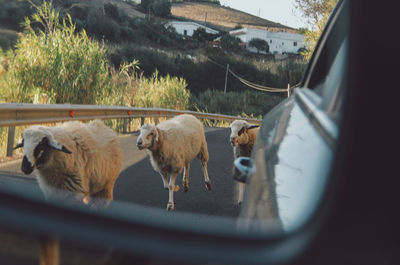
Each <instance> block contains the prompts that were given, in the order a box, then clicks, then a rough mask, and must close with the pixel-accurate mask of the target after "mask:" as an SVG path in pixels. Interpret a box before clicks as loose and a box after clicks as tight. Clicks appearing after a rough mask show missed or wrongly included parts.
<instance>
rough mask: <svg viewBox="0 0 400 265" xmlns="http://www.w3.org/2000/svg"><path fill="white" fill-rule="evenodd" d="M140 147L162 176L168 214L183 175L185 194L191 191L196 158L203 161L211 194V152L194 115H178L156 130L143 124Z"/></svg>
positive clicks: (162, 123) (138, 144)
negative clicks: (167, 194) (191, 166)
mask: <svg viewBox="0 0 400 265" xmlns="http://www.w3.org/2000/svg"><path fill="white" fill-rule="evenodd" d="M136 145H137V147H138V148H139V149H140V150H142V149H147V151H148V153H149V155H150V161H151V164H152V166H153V168H154V170H155V171H157V172H158V173H160V175H161V179H162V181H163V184H164V188H165V189H168V190H169V201H168V204H167V210H168V211H172V210H174V198H173V195H174V192H176V191H178V190H179V186H176V185H175V180H176V177H177V176H178V175H179V174H180V173H181V172H182V170H184V173H183V181H182V182H183V190H184V191H185V192H186V191H187V190H188V189H189V169H190V162H192V160H193V159H195V158H196V157H197V158H198V159H199V160H200V161H201V164H202V166H203V173H204V178H205V185H206V188H207V190H211V182H210V179H209V177H208V171H207V162H208V158H209V155H208V149H207V142H206V138H205V135H204V129H203V125H202V123H201V122H200V121H199V120H198V119H197V118H195V117H194V116H192V115H187V114H185V115H179V116H176V117H174V118H172V119H170V120H166V121H163V122H161V123H159V124H158V125H157V126H154V125H151V124H144V125H143V126H142V128H141V129H140V135H139V137H138V138H137V142H136ZM168 177H169V179H168Z"/></svg>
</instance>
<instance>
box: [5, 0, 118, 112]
mask: <svg viewBox="0 0 400 265" xmlns="http://www.w3.org/2000/svg"><path fill="white" fill-rule="evenodd" d="M32 19H33V21H31V20H30V19H28V18H27V19H26V21H25V32H24V34H23V35H22V36H21V38H20V39H19V40H18V42H17V44H16V50H15V52H12V51H10V52H9V55H8V60H7V61H5V60H3V65H4V67H5V68H7V69H8V71H7V73H6V74H5V75H4V77H2V81H3V82H4V83H3V84H4V86H1V87H2V88H0V95H1V96H2V97H3V98H6V99H7V100H9V101H18V102H32V101H34V102H37V101H38V100H39V97H41V96H42V95H44V94H45V95H46V97H47V98H48V99H47V100H46V101H47V102H51V103H64V102H71V103H72V102H73V103H80V104H99V103H103V102H104V100H105V99H107V98H109V97H110V93H111V90H110V89H109V85H108V66H107V63H106V60H105V50H104V48H103V47H102V46H100V44H99V43H98V42H95V41H91V40H89V38H88V37H87V35H86V33H85V31H82V32H80V33H79V34H76V35H75V26H74V25H72V22H71V18H70V17H69V16H68V20H65V19H63V20H62V23H59V19H60V17H59V13H58V12H55V11H54V10H53V9H51V6H49V5H48V4H47V3H46V2H45V3H44V4H43V6H42V7H40V8H39V10H38V13H36V14H34V15H33V16H32ZM33 23H37V24H38V25H40V27H41V28H42V29H38V30H37V31H35V30H34V29H33V28H32V24H33ZM67 24H69V26H67Z"/></svg>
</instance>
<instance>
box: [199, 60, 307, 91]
mask: <svg viewBox="0 0 400 265" xmlns="http://www.w3.org/2000/svg"><path fill="white" fill-rule="evenodd" d="M204 57H205V58H206V60H208V61H209V62H211V63H213V64H215V65H217V66H219V67H221V68H223V69H225V68H226V71H227V73H230V74H231V75H232V76H233V77H235V78H236V79H238V80H239V81H240V82H241V83H242V84H244V85H246V86H248V87H250V88H253V89H256V90H259V91H264V92H271V93H285V92H286V93H287V95H288V97H289V96H290V90H291V89H293V88H295V87H298V86H299V84H296V85H294V86H290V85H289V84H288V86H287V88H276V87H269V86H263V85H259V84H255V83H253V82H250V81H248V80H246V79H244V78H242V77H240V76H239V75H238V74H236V73H235V72H233V71H232V70H231V69H229V64H228V65H227V66H224V65H222V64H220V63H218V62H216V61H214V60H212V59H210V58H208V57H206V56H204ZM225 80H226V78H225ZM225 87H226V81H225Z"/></svg>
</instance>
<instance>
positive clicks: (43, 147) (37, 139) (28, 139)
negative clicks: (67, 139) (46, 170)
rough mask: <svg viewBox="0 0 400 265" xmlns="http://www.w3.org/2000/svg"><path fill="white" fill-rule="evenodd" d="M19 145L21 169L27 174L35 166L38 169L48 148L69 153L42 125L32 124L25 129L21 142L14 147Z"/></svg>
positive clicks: (46, 154) (47, 152) (46, 157)
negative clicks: (21, 152) (21, 154)
mask: <svg viewBox="0 0 400 265" xmlns="http://www.w3.org/2000/svg"><path fill="white" fill-rule="evenodd" d="M21 147H23V148H24V157H23V159H22V165H21V170H22V171H23V172H24V173H25V174H27V175H28V174H31V173H32V171H33V170H34V169H35V168H37V169H39V168H40V167H41V166H42V165H43V164H44V163H45V162H46V161H47V160H48V154H49V150H50V149H53V150H57V151H61V152H65V153H68V154H70V153H71V151H69V150H68V149H67V148H66V147H65V146H64V145H62V144H60V143H58V142H57V141H56V140H55V139H54V137H53V134H52V133H51V132H50V131H49V130H47V129H46V128H45V127H42V126H32V127H30V128H29V129H26V130H25V131H24V132H23V134H22V142H21V143H19V144H18V145H17V146H16V147H15V148H14V149H17V148H21Z"/></svg>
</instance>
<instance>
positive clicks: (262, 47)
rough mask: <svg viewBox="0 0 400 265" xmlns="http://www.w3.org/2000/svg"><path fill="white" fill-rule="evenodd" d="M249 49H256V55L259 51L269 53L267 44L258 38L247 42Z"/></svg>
mask: <svg viewBox="0 0 400 265" xmlns="http://www.w3.org/2000/svg"><path fill="white" fill-rule="evenodd" d="M249 47H253V48H256V49H257V53H260V51H264V52H266V53H269V45H268V42H267V41H265V40H263V39H259V38H253V39H251V40H250V41H249Z"/></svg>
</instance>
